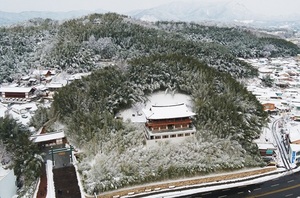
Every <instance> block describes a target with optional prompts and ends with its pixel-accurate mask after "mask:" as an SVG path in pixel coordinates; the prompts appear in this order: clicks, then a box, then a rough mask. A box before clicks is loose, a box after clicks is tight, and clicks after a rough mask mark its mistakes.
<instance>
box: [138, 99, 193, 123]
mask: <svg viewBox="0 0 300 198" xmlns="http://www.w3.org/2000/svg"><path fill="white" fill-rule="evenodd" d="M143 112H144V114H145V116H146V118H147V119H151V120H158V119H169V118H183V117H191V116H194V115H196V114H195V113H193V112H191V111H189V109H188V108H187V106H186V105H185V104H184V103H181V104H173V105H152V106H151V107H150V108H149V109H144V110H143Z"/></svg>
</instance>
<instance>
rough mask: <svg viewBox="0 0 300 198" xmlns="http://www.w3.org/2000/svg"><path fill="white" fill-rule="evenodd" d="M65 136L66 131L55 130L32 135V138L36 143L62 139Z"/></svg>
mask: <svg viewBox="0 0 300 198" xmlns="http://www.w3.org/2000/svg"><path fill="white" fill-rule="evenodd" d="M64 137H65V132H64V131H61V132H53V133H46V134H40V135H34V136H31V139H32V140H33V142H34V143H39V142H46V141H50V140H56V139H61V138H64Z"/></svg>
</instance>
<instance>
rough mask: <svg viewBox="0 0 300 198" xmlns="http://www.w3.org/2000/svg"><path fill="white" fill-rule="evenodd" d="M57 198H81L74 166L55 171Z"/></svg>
mask: <svg viewBox="0 0 300 198" xmlns="http://www.w3.org/2000/svg"><path fill="white" fill-rule="evenodd" d="M53 177H54V178H53V179H54V186H55V195H56V198H81V193H80V188H79V186H78V180H77V176H76V170H75V168H74V166H66V167H62V168H57V169H53Z"/></svg>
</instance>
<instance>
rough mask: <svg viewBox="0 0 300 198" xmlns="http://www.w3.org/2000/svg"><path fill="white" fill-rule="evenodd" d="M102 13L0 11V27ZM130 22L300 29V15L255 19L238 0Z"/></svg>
mask: <svg viewBox="0 0 300 198" xmlns="http://www.w3.org/2000/svg"><path fill="white" fill-rule="evenodd" d="M107 12H108V11H106V10H96V11H87V10H78V11H70V12H38V11H34V12H30V11H26V12H20V13H10V12H1V11H0V25H11V24H14V23H19V22H22V21H26V20H29V19H32V18H50V19H54V20H66V19H71V18H77V17H81V16H84V15H88V14H91V13H107ZM125 14H127V15H129V16H131V17H133V18H137V19H141V20H145V21H161V20H167V21H170V20H172V21H187V22H191V21H193V22H201V21H202V22H203V21H212V22H230V23H232V22H234V23H239V24H247V25H255V26H257V25H259V26H277V27H280V26H285V27H289V26H291V27H300V14H291V15H289V16H279V15H278V16H276V15H275V16H273V17H267V16H263V15H258V14H256V13H253V12H252V11H251V10H249V9H248V8H247V7H246V6H245V5H244V4H242V3H241V1H239V0H232V1H229V2H222V3H220V2H218V3H217V2H188V1H185V2H172V3H169V4H165V5H161V6H158V7H154V8H151V9H145V10H136V11H132V12H129V13H125Z"/></svg>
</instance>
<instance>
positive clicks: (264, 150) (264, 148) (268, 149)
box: [256, 143, 276, 157]
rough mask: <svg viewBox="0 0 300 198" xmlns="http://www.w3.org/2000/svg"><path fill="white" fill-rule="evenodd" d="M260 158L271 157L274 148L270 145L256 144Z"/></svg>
mask: <svg viewBox="0 0 300 198" xmlns="http://www.w3.org/2000/svg"><path fill="white" fill-rule="evenodd" d="M256 144H257V146H258V150H259V152H260V155H261V156H263V157H264V156H273V155H274V154H275V150H276V147H275V146H274V144H272V143H256Z"/></svg>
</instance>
